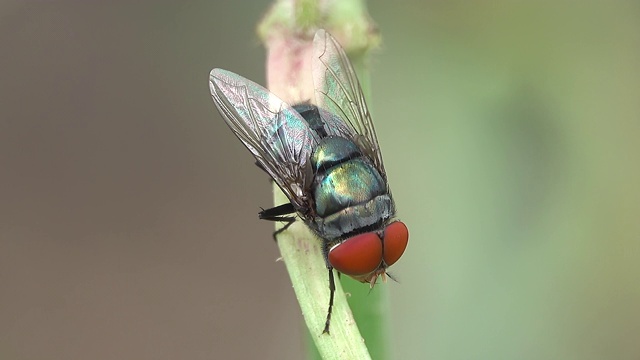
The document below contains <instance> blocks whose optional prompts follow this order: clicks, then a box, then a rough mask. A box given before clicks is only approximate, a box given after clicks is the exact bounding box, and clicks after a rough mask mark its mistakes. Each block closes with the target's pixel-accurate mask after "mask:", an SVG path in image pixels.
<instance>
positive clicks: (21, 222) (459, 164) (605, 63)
mask: <svg viewBox="0 0 640 360" xmlns="http://www.w3.org/2000/svg"><path fill="white" fill-rule="evenodd" d="M268 6H269V2H268V1H252V2H246V3H242V4H240V3H238V2H231V1H229V2H216V1H185V2H181V1H173V2H172V1H160V2H158V1H138V2H132V1H130V2H126V1H118V2H102V3H98V2H79V1H40V2H36V1H4V2H2V3H0V49H2V55H1V56H0V68H1V69H2V71H0V109H1V113H0V164H1V165H2V171H1V172H0V199H2V206H0V358H2V359H176V358H187V359H211V358H216V359H249V358H263V359H298V358H300V357H301V356H302V355H301V354H303V340H302V335H301V334H303V333H304V332H303V331H302V325H301V324H302V321H301V318H300V315H299V309H298V307H297V304H296V303H295V300H294V296H293V292H292V291H291V289H290V285H289V283H288V278H287V275H286V272H285V271H284V267H283V266H282V264H279V263H275V262H274V260H275V259H276V258H277V256H278V254H277V248H276V246H275V245H274V244H273V243H272V242H271V240H270V239H271V238H270V232H271V229H272V224H268V223H264V222H259V221H258V220H257V218H256V213H257V211H258V210H259V206H263V207H265V206H269V204H270V201H271V194H270V185H269V182H268V181H267V179H266V177H265V176H264V175H263V174H261V173H260V171H259V170H258V169H256V168H255V166H254V165H253V162H252V159H251V157H250V155H249V154H248V153H247V152H246V151H245V149H244V148H243V147H242V145H241V144H240V143H239V142H238V141H237V140H236V139H235V138H234V137H233V136H232V134H231V132H230V131H229V130H228V129H227V128H226V127H225V125H224V123H223V122H222V120H221V119H220V118H219V116H218V114H217V112H216V111H215V108H214V106H213V103H212V102H211V99H210V97H209V93H208V87H207V77H208V72H209V70H210V69H211V68H213V67H222V68H226V69H229V70H232V71H234V72H237V73H239V74H242V75H244V76H246V77H248V78H250V79H254V80H256V81H257V82H260V83H264V80H263V79H264V59H265V55H264V50H263V49H262V48H261V46H260V43H259V41H258V39H257V36H256V35H255V32H254V29H255V25H256V24H257V23H258V21H259V20H260V18H261V16H262V14H264V12H265V11H266V10H267V8H268ZM369 7H370V13H371V16H372V17H373V19H374V21H375V22H376V23H377V24H378V25H379V29H380V31H381V34H382V37H383V45H382V47H381V49H380V50H379V51H377V52H376V53H375V54H374V55H373V59H372V64H373V67H372V87H373V96H372V104H371V107H372V110H373V114H374V120H375V122H376V126H377V130H378V136H379V139H380V143H381V147H382V149H383V154H384V158H385V164H386V167H387V170H388V173H389V177H390V182H391V186H392V189H393V193H394V195H395V198H396V202H397V206H398V209H399V215H400V217H401V218H402V219H403V220H404V221H405V222H406V223H407V224H408V226H409V228H410V231H411V240H410V244H409V247H408V250H407V252H406V253H405V255H404V256H403V258H402V260H401V261H399V262H398V264H397V265H395V266H394V267H393V274H394V275H395V276H396V277H397V278H398V279H399V280H400V283H399V284H396V283H390V284H388V285H387V286H388V287H389V293H390V302H391V309H390V310H389V311H390V313H391V319H392V324H391V329H390V333H391V335H392V338H391V340H392V351H393V358H395V359H639V358H640V345H639V343H638V339H639V338H640V221H639V215H640V190H638V184H639V183H640V166H639V165H638V164H639V161H638V153H639V152H640V142H639V141H638V137H639V135H640V74H639V71H638V66H639V64H640V21H639V19H640V17H639V15H640V4H639V3H638V2H632V1H610V2H604V1H586V2H580V3H578V2H573V1H540V2H521V1H494V2H488V1H478V2H466V1H407V2H402V3H400V2H391V1H375V2H374V1H372V2H369Z"/></svg>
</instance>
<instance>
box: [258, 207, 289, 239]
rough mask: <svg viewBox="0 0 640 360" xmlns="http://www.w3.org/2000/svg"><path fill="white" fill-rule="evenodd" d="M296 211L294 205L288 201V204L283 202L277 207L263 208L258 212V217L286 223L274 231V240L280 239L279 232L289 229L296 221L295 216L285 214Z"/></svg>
mask: <svg viewBox="0 0 640 360" xmlns="http://www.w3.org/2000/svg"><path fill="white" fill-rule="evenodd" d="M295 212H296V210H295V209H294V207H293V205H292V204H291V203H287V204H282V205H279V206H276V207H272V208H270V209H266V210H264V209H263V210H262V211H260V212H259V213H258V218H260V219H262V220H268V221H282V222H285V223H286V224H285V225H284V226H283V227H281V228H280V229H278V230H276V231H275V232H274V233H273V240H274V241H278V234H280V233H281V232H283V231H285V230H287V229H288V228H289V226H291V224H293V223H294V222H295V221H296V217H295V216H285V215H290V214H293V213H295Z"/></svg>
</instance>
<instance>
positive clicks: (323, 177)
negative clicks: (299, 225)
mask: <svg viewBox="0 0 640 360" xmlns="http://www.w3.org/2000/svg"><path fill="white" fill-rule="evenodd" d="M311 164H312V167H313V169H314V172H315V178H314V181H313V186H312V189H311V192H312V194H313V197H314V208H315V209H314V210H315V217H314V219H313V222H314V223H315V224H314V225H315V226H313V227H315V228H316V229H315V230H316V231H317V232H318V234H319V235H320V236H321V237H323V238H325V239H336V238H340V237H343V236H344V235H345V234H348V233H351V232H354V231H357V230H359V229H362V228H365V227H369V226H372V225H374V224H378V223H381V222H382V221H383V220H384V219H389V218H390V217H392V216H393V201H392V199H391V196H390V195H389V192H388V190H387V184H386V181H385V180H384V179H383V177H382V176H381V175H380V173H379V172H378V170H377V169H376V168H375V166H374V165H373V163H372V162H371V161H370V160H369V158H367V157H366V156H363V155H362V153H361V152H360V149H359V148H358V146H357V145H356V144H355V143H354V142H353V141H351V140H349V139H346V138H343V137H339V136H329V137H325V138H323V139H322V141H321V142H320V144H318V146H317V147H316V149H314V151H313V154H312V156H311Z"/></svg>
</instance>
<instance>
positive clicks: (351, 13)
mask: <svg viewBox="0 0 640 360" xmlns="http://www.w3.org/2000/svg"><path fill="white" fill-rule="evenodd" d="M318 28H325V29H327V30H328V31H329V32H330V33H332V34H333V35H334V37H336V38H337V39H338V41H340V42H341V44H342V45H343V47H344V48H345V50H346V51H347V52H349V53H350V54H352V55H353V54H355V55H356V58H357V59H356V61H354V65H356V66H358V67H359V69H358V70H362V69H363V67H360V66H359V65H362V64H364V58H365V55H366V54H367V50H369V49H370V48H372V47H374V46H375V45H377V43H378V41H379V38H378V36H377V34H376V33H375V31H374V26H373V25H372V22H371V20H370V19H369V17H368V15H367V13H366V10H365V6H364V2H363V1H362V0H341V1H328V0H325V1H322V0H315V1H314V0H305V1H292V0H280V1H276V2H275V3H274V4H273V6H272V8H271V10H270V11H269V12H268V14H267V15H266V16H265V18H264V19H263V21H262V22H261V24H260V25H259V26H258V33H259V35H260V36H261V38H262V39H263V41H264V43H265V46H266V48H267V49H268V57H267V83H268V87H269V89H270V90H271V91H272V92H273V93H275V94H276V95H278V96H279V97H281V98H282V99H283V100H284V101H285V102H287V103H289V104H296V103H301V102H305V101H309V100H312V99H314V91H313V81H312V78H311V59H312V54H313V49H312V39H313V34H314V33H315V31H316V29H318ZM352 60H353V58H352ZM358 72H359V74H360V75H361V76H362V75H363V71H358ZM365 79H368V78H367V77H365ZM366 83H368V81H366ZM363 85H364V84H363ZM365 94H368V89H365ZM274 201H275V205H276V206H277V205H281V204H283V203H286V202H289V200H288V199H287V198H286V197H285V196H284V195H283V194H282V192H281V191H280V190H279V189H278V187H277V186H276V185H274ZM278 246H279V248H280V253H281V255H282V259H283V261H284V263H285V265H286V267H287V271H288V273H289V276H290V278H291V282H292V285H293V288H294V291H295V293H296V297H297V299H298V302H299V303H300V308H301V310H302V314H303V317H304V320H305V323H306V324H307V327H308V328H309V332H310V337H311V339H312V340H313V342H314V343H315V345H316V348H317V350H318V353H319V354H320V356H321V357H322V358H323V359H369V358H371V356H370V355H369V349H367V345H368V346H369V347H370V349H371V351H372V354H375V358H377V359H384V358H386V356H385V355H386V339H387V337H386V336H384V335H385V330H386V327H385V326H384V325H385V320H384V314H383V311H382V305H381V304H382V303H384V299H386V297H385V296H384V293H383V292H381V289H380V288H381V287H378V288H376V289H375V290H374V291H375V292H376V294H375V295H374V296H365V295H364V294H362V293H365V294H366V293H367V292H368V291H369V287H368V286H367V285H363V284H359V283H358V284H352V285H353V286H354V287H355V286H359V287H360V289H361V291H358V293H359V296H358V299H357V300H356V299H350V303H352V304H354V303H359V304H357V307H358V310H357V312H358V313H359V314H361V315H362V316H363V317H366V319H363V324H365V323H366V324H367V325H366V328H365V329H362V328H361V329H360V330H363V331H364V333H366V335H365V338H364V339H367V345H365V343H364V339H363V337H362V336H361V334H360V331H359V329H358V326H357V325H356V321H355V320H354V318H353V315H352V313H351V310H350V309H349V305H348V303H347V300H346V297H345V293H344V291H343V290H342V286H341V282H340V281H338V277H337V276H335V278H336V291H335V299H334V306H333V312H332V318H331V327H330V334H323V333H322V330H323V329H324V325H325V319H326V316H327V310H328V304H329V282H328V270H327V268H326V265H325V262H324V258H323V256H322V250H321V239H319V238H318V237H316V236H315V235H314V234H312V233H311V232H310V231H309V229H308V228H307V227H306V226H305V225H304V224H303V223H302V222H301V221H296V223H294V224H293V225H292V226H290V227H289V228H288V229H287V231H284V232H282V233H281V234H280V235H279V237H278ZM354 291H355V290H354Z"/></svg>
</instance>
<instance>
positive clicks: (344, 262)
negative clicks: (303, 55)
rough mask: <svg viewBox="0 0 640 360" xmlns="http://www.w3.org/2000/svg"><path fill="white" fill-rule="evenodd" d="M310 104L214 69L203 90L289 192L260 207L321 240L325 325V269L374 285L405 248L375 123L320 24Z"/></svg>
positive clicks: (268, 216)
mask: <svg viewBox="0 0 640 360" xmlns="http://www.w3.org/2000/svg"><path fill="white" fill-rule="evenodd" d="M313 53H314V54H313V59H312V70H313V81H314V87H315V105H312V104H297V105H295V106H290V105H289V104H286V103H285V102H284V101H282V100H280V99H279V98H278V97H277V96H276V95H274V94H272V93H271V92H269V91H268V90H267V89H265V88H264V87H262V86H260V85H258V84H256V83H254V82H253V81H250V80H247V79H245V78H243V77H242V76H240V75H237V74H234V73H232V72H229V71H226V70H222V69H213V70H212V71H211V75H210V78H209V87H210V90H211V95H212V97H213V101H214V103H215V105H216V107H217V108H218V111H219V112H220V114H221V115H222V117H223V119H224V120H225V122H226V123H227V125H228V126H229V127H230V128H231V130H232V131H233V132H234V134H235V135H236V136H237V137H238V139H240V141H242V143H243V144H244V145H245V146H246V147H247V149H249V151H250V152H251V153H252V154H253V156H254V157H255V159H256V162H257V165H258V166H259V167H260V168H262V169H263V170H264V171H265V172H267V173H268V174H269V175H270V176H271V178H273V180H274V181H275V183H276V184H277V185H278V186H279V187H280V189H281V190H282V191H283V192H284V194H285V195H286V196H287V198H288V199H289V201H290V202H289V203H287V204H283V205H280V206H276V207H274V208H270V209H267V210H263V211H261V212H260V213H259V217H260V218H261V219H266V220H272V221H285V222H287V224H286V226H285V228H286V227H288V226H289V225H291V224H292V223H293V222H294V221H295V215H296V214H297V215H298V216H299V217H300V218H301V219H302V221H304V223H305V224H306V225H307V226H308V227H309V228H310V229H311V230H313V232H314V233H315V234H316V235H317V236H318V237H319V238H320V239H321V240H322V249H323V254H324V260H325V263H326V265H327V269H328V270H329V287H330V290H331V291H330V293H331V295H330V298H329V309H328V312H327V319H326V323H325V328H324V332H326V333H328V332H329V323H330V320H331V309H332V306H333V296H334V291H335V283H334V277H333V269H336V270H337V271H338V272H339V273H343V274H346V275H349V276H351V277H352V278H354V279H356V280H358V281H361V282H363V283H369V284H370V286H371V287H373V286H374V285H375V283H376V280H377V279H378V277H382V278H383V280H385V279H386V275H387V272H386V271H387V268H388V267H389V266H390V265H392V264H394V263H395V262H396V261H398V259H399V258H400V257H401V256H402V254H403V253H404V250H405V248H406V247H407V243H408V239H409V232H408V229H407V227H406V225H405V224H404V223H402V222H401V221H398V220H397V219H396V218H395V214H396V210H395V205H394V202H393V198H392V197H391V192H390V190H389V186H388V183H387V174H386V172H385V169H384V165H383V163H382V155H381V153H380V147H379V145H378V139H377V136H376V132H375V129H374V127H373V122H372V120H371V116H370V114H369V110H368V109H367V105H366V104H365V100H364V95H363V93H362V89H361V88H360V83H359V81H358V78H357V77H356V73H355V71H354V69H353V67H352V65H351V63H350V61H349V59H348V58H347V55H346V54H345V52H344V50H343V49H342V47H341V46H340V45H339V44H338V42H337V41H336V40H335V39H334V38H333V37H332V36H331V35H330V34H329V33H327V32H326V31H324V30H319V31H317V32H316V34H315V37H314V39H313Z"/></svg>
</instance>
